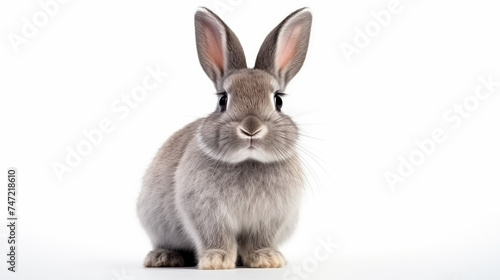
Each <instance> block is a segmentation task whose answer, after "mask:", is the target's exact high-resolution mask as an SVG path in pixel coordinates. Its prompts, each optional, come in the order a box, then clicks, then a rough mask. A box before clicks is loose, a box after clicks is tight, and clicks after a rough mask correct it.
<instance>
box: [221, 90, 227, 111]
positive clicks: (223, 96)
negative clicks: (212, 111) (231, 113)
mask: <svg viewBox="0 0 500 280" xmlns="http://www.w3.org/2000/svg"><path fill="white" fill-rule="evenodd" d="M226 108H227V93H225V92H223V93H221V94H220V97H219V109H220V111H221V112H224V111H226Z"/></svg>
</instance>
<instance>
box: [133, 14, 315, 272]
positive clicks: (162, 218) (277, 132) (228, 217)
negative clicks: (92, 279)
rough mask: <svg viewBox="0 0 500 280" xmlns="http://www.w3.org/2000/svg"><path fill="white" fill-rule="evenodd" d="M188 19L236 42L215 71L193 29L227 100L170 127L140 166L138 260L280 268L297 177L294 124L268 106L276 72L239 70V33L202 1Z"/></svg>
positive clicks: (292, 222)
mask: <svg viewBox="0 0 500 280" xmlns="http://www.w3.org/2000/svg"><path fill="white" fill-rule="evenodd" d="M299 11H300V10H299ZM296 13H297V12H295V13H293V14H292V15H291V16H289V17H288V18H287V19H285V21H287V20H288V21H293V20H294V19H293V15H294V14H296ZM306 13H308V14H309V12H306ZM303 14H304V12H302V13H301V15H303ZM290 17H292V18H290ZM309 17H310V16H309ZM207 18H210V20H217V21H220V22H219V23H217V24H215V25H213V22H211V23H207V20H206V19H207ZM195 22H196V26H197V28H201V27H203V26H202V25H204V24H211V25H212V27H213V26H218V28H220V30H219V31H220V32H217V33H218V34H226V37H227V38H231V39H229V40H227V41H226V43H227V44H233V45H237V46H232V47H227V48H226V49H227V50H229V52H224V60H225V62H224V67H223V69H215V68H217V67H216V66H215V64H214V63H212V61H210V54H209V53H207V50H206V48H207V42H203V40H201V39H200V36H198V35H199V34H198V33H197V46H198V53H199V54H200V53H201V55H199V57H200V63H201V65H202V67H203V68H204V70H205V72H206V73H207V75H208V76H209V77H210V78H211V79H212V80H213V81H214V84H215V86H216V88H217V90H221V91H225V92H227V94H228V96H229V103H228V106H227V110H226V111H225V112H220V111H219V110H218V109H216V110H215V112H213V113H212V114H210V115H209V116H207V117H205V118H201V119H198V120H196V121H194V122H193V123H191V124H188V125H187V126H186V127H184V128H183V129H181V130H179V131H178V132H176V133H175V134H174V135H172V136H171V137H170V138H169V139H168V140H167V141H166V142H165V144H164V145H163V146H162V147H161V148H160V150H159V151H158V153H157V155H156V156H155V158H154V159H153V161H152V163H151V165H150V166H149V168H148V170H147V171H146V174H145V175H144V178H143V185H142V190H141V193H140V195H139V199H138V203H137V212H138V216H139V220H140V222H141V224H142V226H143V227H144V228H145V230H146V232H147V234H148V235H149V237H150V239H151V243H152V245H153V251H151V252H150V253H149V254H148V255H147V256H146V259H145V260H144V265H145V266H148V267H149V266H184V265H189V264H188V263H190V262H191V261H192V260H193V259H194V258H196V260H197V263H198V267H199V268H201V269H228V268H234V267H235V263H236V259H237V256H238V255H240V256H241V260H242V262H243V264H244V265H245V266H248V267H281V266H283V265H284V264H285V260H284V258H283V256H282V255H281V253H280V252H279V251H278V249H277V246H278V245H279V244H280V243H281V242H282V241H284V240H285V239H286V238H287V237H288V236H290V234H291V233H292V232H293V230H294V228H295V226H296V223H297V218H298V211H299V205H300V200H301V194H302V191H303V185H304V179H303V172H302V167H301V164H300V159H299V158H298V155H297V153H296V149H295V144H296V142H297V139H298V129H297V126H296V125H295V123H294V122H293V121H292V120H291V119H290V117H288V116H287V115H285V114H283V113H282V112H279V111H277V110H276V109H275V107H274V106H275V105H274V103H273V102H274V101H273V96H274V92H276V91H278V90H282V87H281V85H280V81H278V77H276V76H275V75H274V73H271V72H268V71H267V70H268V69H263V70H261V69H245V68H246V66H244V67H243V64H242V62H244V61H245V58H244V56H243V50H242V49H241V46H239V42H238V39H237V38H236V36H234V34H232V32H231V31H230V30H229V28H228V27H227V26H226V25H225V24H224V23H223V22H222V21H221V20H220V19H219V18H218V17H217V16H215V14H213V13H212V12H211V11H209V10H208V9H206V8H203V9H200V10H198V12H197V13H196V16H195ZM304 26H305V27H304V28H306V29H307V28H310V21H309V23H308V24H305V25H304ZM275 30H276V29H275ZM273 32H275V31H273ZM306 33H307V34H309V31H307V32H306ZM266 41H267V40H266ZM208 43H210V42H208ZM265 44H266V43H265ZM267 44H270V43H269V42H268V43H267ZM208 48H209V49H210V48H212V49H213V46H208ZM235 49H238V50H237V51H236V52H233V51H234V50H235ZM239 49H241V51H239ZM262 55H263V54H262V49H261V54H260V56H262ZM304 57H305V54H304V55H301V56H299V57H297V58H295V59H298V60H302V61H300V62H295V61H294V63H300V64H302V63H303V58H304ZM228 59H229V60H230V61H231V62H228ZM299 68H300V67H299ZM295 70H296V71H298V69H296V68H294V71H295ZM217 71H219V72H217Z"/></svg>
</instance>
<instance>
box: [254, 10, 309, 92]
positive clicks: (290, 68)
mask: <svg viewBox="0 0 500 280" xmlns="http://www.w3.org/2000/svg"><path fill="white" fill-rule="evenodd" d="M311 23H312V15H311V12H310V11H309V9H308V8H302V9H299V10H297V11H295V12H293V13H291V14H290V15H289V16H288V17H286V18H285V19H284V20H283V21H282V22H281V23H280V24H279V25H278V26H276V27H275V28H274V29H273V31H271V33H269V35H267V37H266V39H265V40H264V43H262V46H261V47H260V50H259V54H258V55H257V60H256V61H255V68H257V69H261V70H266V71H267V72H269V73H270V74H272V75H274V76H275V77H276V78H277V79H278V81H279V83H280V87H281V89H282V90H284V88H285V87H286V85H287V84H288V82H289V81H290V80H291V79H292V78H293V77H294V76H295V74H297V72H299V70H300V68H301V67H302V64H303V63H304V60H305V58H306V53H307V47H308V45H309V34H310V32H311Z"/></svg>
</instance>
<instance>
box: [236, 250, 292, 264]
mask: <svg viewBox="0 0 500 280" xmlns="http://www.w3.org/2000/svg"><path fill="white" fill-rule="evenodd" d="M242 257H243V264H244V265H245V266H247V267H253V268H277V267H283V266H285V264H286V261H285V258H283V255H281V253H280V252H279V251H277V250H275V249H273V248H262V249H258V250H255V251H251V252H248V253H247V254H245V255H243V256H242Z"/></svg>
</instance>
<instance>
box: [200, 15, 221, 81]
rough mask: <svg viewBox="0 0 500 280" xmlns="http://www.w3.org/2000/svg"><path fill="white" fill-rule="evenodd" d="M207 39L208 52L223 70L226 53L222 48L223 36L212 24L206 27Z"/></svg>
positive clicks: (213, 61)
mask: <svg viewBox="0 0 500 280" xmlns="http://www.w3.org/2000/svg"><path fill="white" fill-rule="evenodd" d="M203 31H204V34H205V39H206V42H205V44H206V53H207V55H208V57H209V59H210V60H211V62H212V63H213V64H214V65H215V66H216V67H217V68H218V69H219V70H220V71H221V73H222V72H223V70H224V54H223V50H222V42H221V40H222V38H221V34H219V31H218V30H217V29H216V28H214V27H212V26H211V25H209V26H206V27H205V28H204V30H203Z"/></svg>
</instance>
